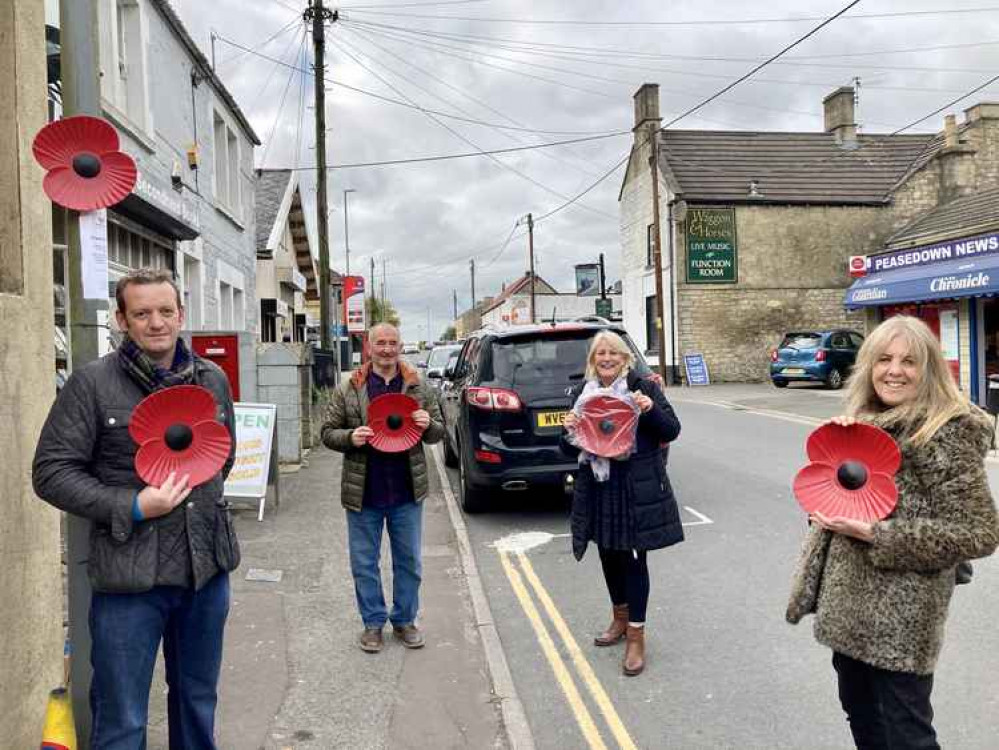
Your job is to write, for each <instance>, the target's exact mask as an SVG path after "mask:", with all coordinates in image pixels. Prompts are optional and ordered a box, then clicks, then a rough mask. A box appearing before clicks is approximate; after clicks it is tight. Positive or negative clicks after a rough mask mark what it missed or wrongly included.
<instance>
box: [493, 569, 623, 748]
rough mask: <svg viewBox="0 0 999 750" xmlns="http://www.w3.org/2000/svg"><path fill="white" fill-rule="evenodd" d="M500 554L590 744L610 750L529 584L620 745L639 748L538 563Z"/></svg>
mask: <svg viewBox="0 0 999 750" xmlns="http://www.w3.org/2000/svg"><path fill="white" fill-rule="evenodd" d="M499 556H500V562H501V563H502V564H503V570H504V572H505V573H506V577H507V578H508V579H509V581H510V586H511V587H512V588H513V592H514V594H515V595H516V596H517V600H518V601H519V602H520V606H521V608H522V609H523V610H524V614H525V615H527V619H528V621H529V622H530V623H531V627H532V628H533V629H534V634H535V636H537V639H538V643H539V644H541V650H542V651H543V652H544V655H545V658H546V659H548V663H549V664H550V665H551V668H552V671H553V672H554V673H555V679H556V680H557V681H558V684H559V687H561V688H562V692H563V693H564V694H565V697H566V700H567V701H568V702H569V707H570V708H571V709H572V713H573V715H574V716H575V717H576V723H577V724H579V729H580V731H581V732H582V733H583V737H584V738H585V739H586V742H587V744H588V745H589V747H590V748H592V750H607V745H606V744H605V743H604V739H603V736H602V735H601V733H600V730H599V729H598V728H597V724H596V722H595V721H594V720H593V716H592V715H591V713H590V710H589V709H588V708H587V706H586V703H585V702H584V701H583V698H582V696H581V695H580V693H579V689H578V688H577V687H576V682H575V680H574V679H573V676H572V674H571V672H570V671H569V668H568V667H567V666H566V663H565V661H564V660H563V659H562V656H561V655H560V654H559V651H558V648H557V647H556V645H555V641H554V640H553V639H552V636H551V634H550V633H549V632H548V627H547V626H546V625H545V622H544V620H543V619H542V617H541V613H540V612H539V611H538V608H537V607H536V606H535V604H534V600H533V599H532V598H531V594H530V591H529V590H528V586H529V587H530V590H532V591H533V592H534V596H536V597H537V599H538V601H539V602H540V603H541V606H542V608H543V609H544V610H545V613H546V614H547V615H548V619H549V620H551V623H552V625H553V627H554V628H555V632H556V633H558V636H559V638H561V640H562V644H563V645H564V646H565V650H566V651H567V652H568V654H569V657H570V659H571V661H572V664H573V666H574V667H575V668H576V672H577V673H578V675H579V679H580V680H581V681H582V683H583V685H584V686H585V687H586V689H587V691H588V692H589V694H590V696H591V697H592V699H593V701H594V702H595V703H596V705H597V708H598V709H599V710H600V713H601V715H602V716H603V719H604V722H605V723H606V725H607V727H608V729H609V730H610V733H611V734H612V735H613V737H614V740H615V741H616V742H617V745H618V747H619V748H621V750H637V746H636V745H635V743H634V742H633V741H632V739H631V736H630V735H629V734H628V730H627V729H625V727H624V723H623V722H622V721H621V717H620V716H618V714H617V711H616V710H615V709H614V704H613V703H611V700H610V698H609V697H607V693H606V692H605V691H604V688H603V686H602V685H601V684H600V681H599V680H598V679H597V676H596V674H595V673H594V672H593V668H592V667H591V666H590V664H589V662H588V661H587V660H586V657H585V656H583V652H582V651H581V650H580V648H579V644H578V643H576V639H575V638H573V637H572V633H571V632H570V631H569V628H568V626H566V624H565V620H563V619H562V615H561V614H560V613H559V611H558V609H557V608H556V607H555V603H554V602H553V601H552V598H551V596H549V594H548V591H546V590H545V587H544V585H543V584H542V583H541V579H540V578H538V575H537V573H535V572H534V566H533V565H531V561H530V560H529V559H528V558H527V555H525V554H524V553H523V552H507V551H500V553H499ZM518 566H519V569H518ZM525 579H526V580H527V585H525V583H524V580H525Z"/></svg>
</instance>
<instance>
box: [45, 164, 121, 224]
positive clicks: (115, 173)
mask: <svg viewBox="0 0 999 750" xmlns="http://www.w3.org/2000/svg"><path fill="white" fill-rule="evenodd" d="M100 159H101V172H100V174H98V175H97V176H96V177H81V176H80V175H78V174H77V173H76V172H75V171H74V170H73V169H72V167H56V168H54V169H53V170H51V171H50V172H49V173H48V174H47V175H45V179H44V180H43V181H42V189H43V190H44V191H45V194H46V195H47V196H48V197H49V198H50V199H51V200H52V202H53V203H57V204H59V205H60V206H64V207H65V208H69V209H72V210H74V211H95V210H97V209H99V208H107V207H108V206H113V205H115V204H116V203H120V202H121V201H122V200H124V199H125V198H126V197H127V196H128V194H129V193H131V192H132V188H133V187H135V181H136V179H137V178H138V172H137V171H136V168H135V162H134V161H133V160H132V157H131V156H129V155H128V154H123V153H121V152H120V151H114V152H110V153H106V154H103V155H101V157H100Z"/></svg>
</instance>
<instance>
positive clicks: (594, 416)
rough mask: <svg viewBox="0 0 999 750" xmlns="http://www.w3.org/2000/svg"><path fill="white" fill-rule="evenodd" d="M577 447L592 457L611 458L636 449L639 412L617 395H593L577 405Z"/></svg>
mask: <svg viewBox="0 0 999 750" xmlns="http://www.w3.org/2000/svg"><path fill="white" fill-rule="evenodd" d="M579 410H580V414H579V421H578V422H577V423H576V429H575V438H576V445H578V446H579V447H580V448H582V449H583V450H585V451H588V452H590V453H592V454H593V455H595V456H603V457H604V458H614V457H615V456H624V455H627V454H629V453H631V449H632V448H633V447H634V446H635V430H636V428H637V426H638V410H637V409H636V408H635V407H634V406H632V405H631V404H630V403H629V402H627V401H625V400H624V399H622V398H618V397H617V396H593V397H592V398H588V399H586V401H584V402H583V403H582V404H581V405H580V408H579Z"/></svg>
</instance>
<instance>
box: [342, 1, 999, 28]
mask: <svg viewBox="0 0 999 750" xmlns="http://www.w3.org/2000/svg"><path fill="white" fill-rule="evenodd" d="M996 11H999V6H991V7H985V8H941V9H936V10H905V11H895V12H893V13H855V14H853V15H850V16H847V18H848V19H849V20H856V21H863V20H883V19H891V18H932V17H935V16H944V15H971V14H977V13H994V12H996ZM354 12H356V13H361V14H363V15H388V16H394V17H397V18H426V19H433V20H435V21H468V22H473V23H502V24H515V25H524V26H589V27H592V26H639V27H650V26H677V27H682V26H747V25H750V24H774V23H807V22H812V21H822V20H824V18H825V16H797V17H794V18H786V17H785V18H743V19H710V20H692V21H649V20H634V21H607V20H602V19H599V18H591V19H587V20H585V21H580V20H575V19H544V20H542V19H537V18H487V17H476V16H440V15H430V14H425V13H390V12H387V11H379V10H360V9H357V10H355V11H354Z"/></svg>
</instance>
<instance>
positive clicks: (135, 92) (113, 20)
mask: <svg viewBox="0 0 999 750" xmlns="http://www.w3.org/2000/svg"><path fill="white" fill-rule="evenodd" d="M142 10H143V8H142V5H140V2H139V0H103V2H102V22H101V42H100V49H101V93H102V94H103V96H104V99H105V100H106V101H107V103H109V104H110V105H111V106H112V108H113V110H115V111H116V112H113V113H112V114H115V113H117V114H118V115H125V117H126V119H127V121H128V123H130V124H132V125H135V126H138V127H139V129H140V130H142V131H143V132H145V133H146V134H151V133H152V130H153V126H152V113H151V112H150V110H149V98H148V88H149V87H148V86H147V84H146V81H147V78H148V65H147V56H146V52H145V48H146V45H145V44H143V41H144V40H143V23H142Z"/></svg>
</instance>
